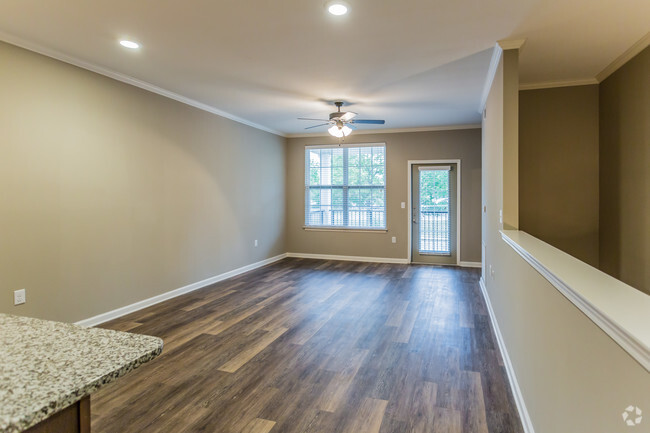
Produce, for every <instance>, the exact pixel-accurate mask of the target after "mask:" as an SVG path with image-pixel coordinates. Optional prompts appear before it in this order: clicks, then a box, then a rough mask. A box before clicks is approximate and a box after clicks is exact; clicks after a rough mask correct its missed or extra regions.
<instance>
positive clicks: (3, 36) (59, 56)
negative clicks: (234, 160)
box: [0, 31, 286, 137]
mask: <svg viewBox="0 0 650 433" xmlns="http://www.w3.org/2000/svg"><path fill="white" fill-rule="evenodd" d="M0 40H1V41H4V42H7V43H8V44H11V45H15V46H17V47H20V48H24V49H26V50H29V51H33V52H35V53H38V54H42V55H44V56H47V57H51V58H53V59H56V60H60V61H62V62H64V63H69V64H71V65H74V66H77V67H80V68H83V69H86V70H89V71H91V72H95V73H97V74H100V75H104V76H106V77H109V78H112V79H114V80H117V81H121V82H123V83H126V84H130V85H132V86H135V87H139V88H141V89H144V90H147V91H149V92H152V93H156V94H158V95H161V96H164V97H166V98H169V99H173V100H175V101H178V102H182V103H183V104H186V105H189V106H192V107H194V108H198V109H199V110H203V111H207V112H209V113H212V114H216V115H217V116H221V117H225V118H226V119H230V120H233V121H235V122H238V123H241V124H244V125H247V126H250V127H253V128H256V129H259V130H262V131H265V132H270V133H271V134H275V135H279V136H281V137H286V134H284V133H282V132H280V131H276V130H274V129H271V128H267V127H266V126H263V125H260V124H257V123H254V122H251V121H249V120H246V119H242V118H241V117H238V116H235V115H233V114H230V113H227V112H225V111H222V110H219V109H218V108H215V107H213V106H211V105H208V104H204V103H203V102H199V101H196V100H194V99H191V98H187V97H185V96H183V95H179V94H178V93H174V92H172V91H169V90H167V89H163V88H162V87H158V86H155V85H153V84H151V83H148V82H146V81H142V80H138V79H137V78H133V77H131V76H128V75H125V74H121V73H119V72H116V71H113V70H111V69H108V68H104V67H102V66H98V65H95V64H93V63H89V62H86V61H84V60H81V59H78V58H76V57H72V56H69V55H67V54H64V53H62V52H60V51H56V50H52V49H49V48H46V47H43V46H41V45H38V44H34V43H32V42H29V41H26V40H24V39H22V38H19V37H17V36H14V35H11V34H9V33H6V32H3V31H0Z"/></svg>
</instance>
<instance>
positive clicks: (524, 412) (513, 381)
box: [479, 278, 535, 433]
mask: <svg viewBox="0 0 650 433" xmlns="http://www.w3.org/2000/svg"><path fill="white" fill-rule="evenodd" d="M479 285H480V286H481V293H482V294H483V299H485V305H486V306H487V310H488V313H489V314H490V321H491V322H492V329H493V330H494V335H495V336H496V338H497V343H498V344H499V350H500V351H501V357H502V358H503V363H504V364H505V368H506V373H507V374H508V379H509V382H510V389H511V390H512V395H513V397H514V399H515V403H516V404H517V410H518V411H519V417H520V418H521V424H522V425H523V427H524V432H526V433H535V429H534V428H533V423H532V421H531V419H530V416H529V415H528V409H526V403H525V402H524V396H523V394H522V393H521V389H520V388H519V383H518V382H517V376H516V375H515V370H514V368H513V367H512V362H511V361H510V356H508V350H507V349H506V344H505V342H504V341H503V335H501V330H500V329H499V323H498V322H497V318H496V316H495V315H494V310H493V309H492V303H491V302H490V297H489V295H488V292H487V287H485V281H483V278H481V279H480V280H479Z"/></svg>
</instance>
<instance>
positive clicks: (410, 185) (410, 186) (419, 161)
mask: <svg viewBox="0 0 650 433" xmlns="http://www.w3.org/2000/svg"><path fill="white" fill-rule="evenodd" d="M407 163H408V170H407V173H408V182H407V187H408V197H407V202H406V206H407V207H408V253H407V257H408V262H409V263H412V260H413V257H412V254H411V252H412V250H413V248H412V243H413V233H412V232H413V204H412V201H413V197H412V196H413V194H412V191H411V190H412V189H413V179H412V177H413V176H412V175H411V172H412V171H413V166H414V165H417V164H456V167H458V171H457V172H456V266H460V261H461V260H460V231H461V230H460V210H461V205H460V186H461V184H460V159H417V160H408V161H407ZM441 266H445V265H441ZM447 266H450V265H447ZM451 266H453V265H451Z"/></svg>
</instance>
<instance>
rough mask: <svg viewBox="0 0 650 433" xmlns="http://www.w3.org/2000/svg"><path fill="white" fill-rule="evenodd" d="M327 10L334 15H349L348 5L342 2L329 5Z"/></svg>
mask: <svg viewBox="0 0 650 433" xmlns="http://www.w3.org/2000/svg"><path fill="white" fill-rule="evenodd" d="M327 10H328V11H329V13H331V14H332V15H345V14H347V13H348V5H347V4H346V3H345V2H342V1H333V2H330V3H328V4H327Z"/></svg>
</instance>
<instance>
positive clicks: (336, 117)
mask: <svg viewBox="0 0 650 433" xmlns="http://www.w3.org/2000/svg"><path fill="white" fill-rule="evenodd" d="M334 105H336V108H337V111H335V112H334V113H330V118H329V119H311V118H307V117H299V118H298V120H314V121H317V122H325V123H321V124H320V125H314V126H308V127H307V128H305V129H312V128H318V127H321V126H326V125H330V128H329V129H328V130H327V132H329V133H330V134H331V135H333V136H334V137H338V138H342V137H347V136H348V135H350V133H351V132H352V130H353V129H356V127H355V126H354V125H355V124H366V125H383V124H384V123H386V121H385V120H372V119H356V118H355V117H356V116H357V113H354V112H352V111H344V112H341V107H342V106H343V101H336V102H334Z"/></svg>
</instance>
